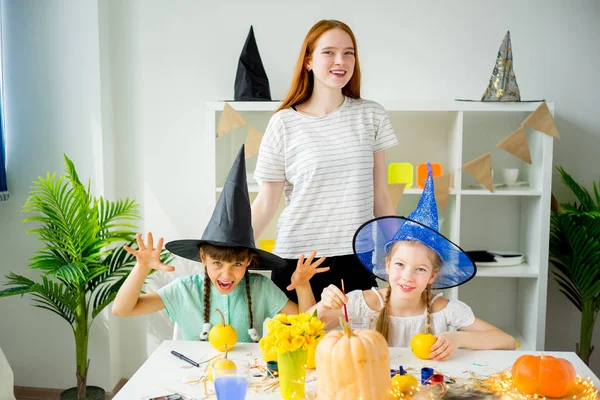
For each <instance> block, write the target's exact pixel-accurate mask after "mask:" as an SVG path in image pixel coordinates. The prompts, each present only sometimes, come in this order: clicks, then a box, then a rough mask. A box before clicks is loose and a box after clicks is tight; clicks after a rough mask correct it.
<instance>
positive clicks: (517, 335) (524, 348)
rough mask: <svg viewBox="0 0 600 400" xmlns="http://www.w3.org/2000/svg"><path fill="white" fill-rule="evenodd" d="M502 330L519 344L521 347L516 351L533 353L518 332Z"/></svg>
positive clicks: (515, 330) (511, 329)
mask: <svg viewBox="0 0 600 400" xmlns="http://www.w3.org/2000/svg"><path fill="white" fill-rule="evenodd" d="M502 330H503V331H504V332H506V333H508V334H509V335H511V336H512V337H514V338H515V339H516V340H517V341H518V342H519V343H520V344H521V347H519V348H518V349H516V350H517V351H535V349H534V348H533V347H532V346H531V345H530V344H529V343H527V342H526V341H525V338H524V337H523V335H522V334H521V332H519V331H518V330H517V329H514V328H507V329H502Z"/></svg>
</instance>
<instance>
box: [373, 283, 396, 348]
mask: <svg viewBox="0 0 600 400" xmlns="http://www.w3.org/2000/svg"><path fill="white" fill-rule="evenodd" d="M391 295H392V285H391V284H390V283H389V282H388V291H387V293H386V294H385V300H384V302H383V307H382V308H381V311H379V316H378V317H377V322H376V323H375V330H376V331H377V332H379V333H381V334H382V335H383V337H384V338H385V340H386V341H387V340H388V333H389V327H390V318H389V316H388V304H390V296H391Z"/></svg>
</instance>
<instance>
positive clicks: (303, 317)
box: [259, 312, 325, 399]
mask: <svg viewBox="0 0 600 400" xmlns="http://www.w3.org/2000/svg"><path fill="white" fill-rule="evenodd" d="M267 330H268V334H267V335H266V336H264V337H263V338H262V339H260V342H259V345H260V350H261V352H262V355H263V358H264V360H265V361H275V360H277V363H278V370H279V385H280V388H281V397H282V398H284V399H288V398H289V399H301V398H303V397H304V381H305V378H306V370H307V369H311V368H315V350H316V348H317V344H318V343H319V341H321V339H322V338H323V337H324V336H325V324H324V323H323V322H322V321H321V320H320V319H319V318H317V315H316V312H315V313H313V314H312V315H311V314H309V313H301V314H298V315H286V314H278V315H277V316H275V318H273V319H272V320H270V321H268V322H267Z"/></svg>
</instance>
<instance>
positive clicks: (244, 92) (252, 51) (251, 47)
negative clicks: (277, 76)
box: [234, 26, 271, 101]
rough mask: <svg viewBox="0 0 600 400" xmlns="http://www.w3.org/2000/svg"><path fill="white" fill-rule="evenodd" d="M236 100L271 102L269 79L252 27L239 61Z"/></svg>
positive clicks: (236, 78)
mask: <svg viewBox="0 0 600 400" xmlns="http://www.w3.org/2000/svg"><path fill="white" fill-rule="evenodd" d="M234 100H235V101H271V89H270V87H269V78H267V73H266V72H265V68H264V67H263V63H262V60H261V59H260V54H259V52H258V46H257V45H256V39H255V38H254V29H253V28H252V26H250V32H249V33H248V37H247V38H246V43H244V48H243V49H242V54H240V59H239V61H238V69H237V74H236V76H235V94H234Z"/></svg>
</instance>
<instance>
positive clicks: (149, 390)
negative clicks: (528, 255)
mask: <svg viewBox="0 0 600 400" xmlns="http://www.w3.org/2000/svg"><path fill="white" fill-rule="evenodd" d="M171 350H175V351H177V352H179V353H181V354H183V355H185V356H187V357H189V358H191V359H192V360H195V361H197V362H201V361H202V360H208V359H209V358H211V357H212V356H214V355H217V354H218V352H217V351H216V350H214V349H213V348H212V347H211V346H210V344H209V343H207V342H192V341H173V340H165V341H164V342H163V343H162V344H161V345H160V346H159V347H158V348H157V349H156V350H155V351H154V353H152V355H151V356H150V357H149V358H148V360H146V362H145V363H144V364H143V365H142V366H141V367H140V369H139V370H138V371H137V372H136V373H135V374H134V375H133V376H132V377H131V379H129V381H128V382H127V383H126V384H125V386H124V387H123V388H122V389H121V390H120V391H119V393H117V395H116V396H115V397H113V400H140V399H142V398H144V397H158V396H164V395H167V394H171V393H179V394H182V395H184V396H187V397H189V398H190V399H193V400H196V399H204V398H206V394H205V392H204V385H203V384H202V383H196V384H190V383H186V382H185V380H198V378H200V377H202V376H205V375H206V366H207V363H204V364H201V365H200V367H199V368H196V367H192V366H191V365H190V364H188V363H186V362H185V361H182V360H180V359H179V358H177V357H175V356H173V355H172V354H171ZM542 353H543V354H544V355H551V356H555V357H561V358H565V359H567V360H569V361H570V362H571V363H573V366H574V367H575V370H576V371H577V374H578V375H581V376H582V377H584V378H590V379H591V380H592V381H593V382H594V384H595V385H596V387H597V388H600V380H599V379H598V377H596V376H595V375H594V374H593V373H592V371H591V370H590V369H589V368H588V367H587V366H586V365H585V364H584V363H583V361H581V359H580V358H579V357H577V355H576V354H575V353H572V352H551V351H549V352H522V351H500V350H485V351H483V350H480V351H475V350H466V349H459V350H457V351H456V352H455V353H454V354H452V356H451V358H450V359H449V360H447V361H442V362H439V361H424V360H420V359H418V358H416V357H415V356H414V355H413V354H412V352H411V351H410V349H408V348H399V347H391V348H390V364H391V367H392V368H395V369H397V368H398V366H399V365H402V366H403V367H404V368H405V369H406V368H410V369H409V372H411V373H412V374H413V375H415V377H417V379H419V374H420V370H421V368H422V367H432V368H434V369H435V370H437V371H440V372H442V373H444V374H447V375H449V376H452V377H455V378H467V377H469V376H470V375H469V372H473V373H475V374H477V375H486V376H487V375H492V374H494V373H497V372H500V371H502V370H505V369H507V368H509V367H510V366H511V365H512V364H513V362H514V361H515V360H516V359H517V358H518V357H519V356H521V355H523V354H534V355H539V354H542ZM229 358H231V359H232V360H234V361H235V362H236V363H243V362H248V361H250V362H253V361H254V360H255V359H258V362H259V363H260V364H262V365H264V362H263V361H262V359H261V356H260V349H259V347H258V344H255V343H238V344H236V346H235V347H234V348H233V350H232V351H230V352H229ZM315 377H316V372H315V371H314V370H313V371H309V373H308V374H307V383H306V394H307V395H309V394H314V393H316V386H317V383H316V381H315V380H314V378H315ZM206 386H207V388H208V389H209V391H212V383H210V382H207V385H206ZM209 398H212V399H216V397H215V396H212V397H209ZM246 398H247V399H279V398H280V397H279V390H278V389H276V390H275V391H274V392H269V393H265V392H261V393H257V392H256V391H253V390H252V389H249V390H248V394H247V396H246Z"/></svg>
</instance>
